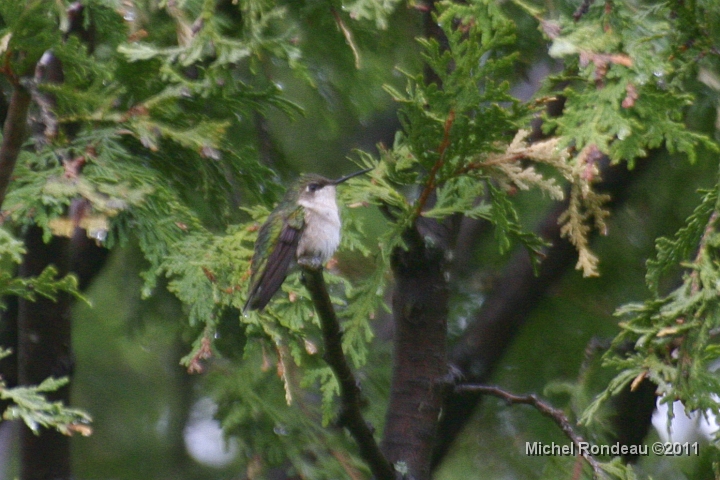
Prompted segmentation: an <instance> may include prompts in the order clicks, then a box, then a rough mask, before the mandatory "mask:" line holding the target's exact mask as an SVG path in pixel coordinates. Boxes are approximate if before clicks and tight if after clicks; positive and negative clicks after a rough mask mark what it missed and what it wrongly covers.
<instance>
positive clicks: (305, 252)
mask: <svg viewBox="0 0 720 480" xmlns="http://www.w3.org/2000/svg"><path fill="white" fill-rule="evenodd" d="M370 170H372V169H367V170H361V171H359V172H355V173H351V174H350V175H346V176H344V177H340V178H338V179H336V180H330V179H327V178H325V177H322V176H320V175H315V174H308V175H303V176H302V177H300V179H299V180H298V181H297V183H295V185H293V186H292V187H291V188H289V189H288V191H287V192H286V193H285V196H284V197H283V199H282V201H281V202H280V204H279V205H278V206H277V207H276V208H275V210H273V211H272V213H271V214H270V215H269V216H268V218H267V220H266V221H265V223H264V224H263V226H262V227H260V231H259V232H258V238H257V240H256V241H255V252H254V254H253V257H252V261H251V266H250V269H251V276H250V291H249V293H248V299H247V302H246V303H245V307H244V308H243V312H247V311H248V310H262V309H263V308H265V305H267V304H268V302H269V301H270V299H271V298H272V296H273V295H275V292H277V291H278V290H279V289H280V286H281V285H282V283H283V281H285V277H286V276H287V274H288V270H289V269H290V267H291V266H292V264H293V262H296V263H297V264H300V265H305V266H309V267H311V268H320V267H322V266H323V265H324V264H325V262H327V261H328V260H329V259H330V257H332V256H333V254H334V253H335V250H336V249H337V247H338V245H339V244H340V214H339V212H338V206H337V202H336V200H335V187H336V186H337V185H339V184H341V183H343V182H344V181H346V180H349V179H351V178H353V177H356V176H358V175H362V174H363V173H367V172H369V171H370Z"/></svg>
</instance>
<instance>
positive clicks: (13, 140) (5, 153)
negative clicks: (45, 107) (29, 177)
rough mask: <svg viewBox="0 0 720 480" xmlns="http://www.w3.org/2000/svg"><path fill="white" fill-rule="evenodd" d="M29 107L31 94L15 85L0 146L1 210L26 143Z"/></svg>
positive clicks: (20, 86)
mask: <svg viewBox="0 0 720 480" xmlns="http://www.w3.org/2000/svg"><path fill="white" fill-rule="evenodd" d="M29 106H30V92H28V91H27V89H26V88H25V87H23V86H22V85H20V84H19V83H18V84H16V85H14V86H13V93H12V96H11V97H10V106H9V108H8V112H7V117H6V118H5V126H4V128H3V139H2V145H0V208H2V204H3V202H4V201H5V194H6V193H7V189H8V186H9V185H10V180H11V179H12V174H13V171H14V170H15V163H16V162H17V158H18V155H19V154H20V148H21V147H22V145H23V142H24V141H25V131H26V125H25V124H26V123H27V113H28V107H29Z"/></svg>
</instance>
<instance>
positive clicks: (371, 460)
mask: <svg viewBox="0 0 720 480" xmlns="http://www.w3.org/2000/svg"><path fill="white" fill-rule="evenodd" d="M302 270H303V282H304V284H305V288H307V290H308V292H309V293H310V297H311V298H312V301H313V305H314V306H315V311H316V312H317V314H318V317H319V318H320V326H321V329H322V336H323V344H324V346H325V351H324V353H323V359H324V360H325V361H326V362H327V364H328V365H329V366H330V368H331V369H332V371H333V373H334V374H335V377H336V378H337V380H338V383H339V384H340V402H341V404H340V414H339V416H338V422H339V424H340V425H342V426H343V427H345V428H347V429H348V431H349V432H350V435H352V437H353V438H354V439H355V441H356V442H357V444H358V447H359V449H360V455H361V456H362V458H363V459H364V460H365V462H367V464H368V466H369V467H370V470H371V471H372V473H373V475H374V476H375V478H376V479H378V480H394V479H395V478H396V476H395V469H394V468H393V466H392V464H390V462H389V461H388V460H387V458H385V456H384V455H383V454H382V452H381V451H380V447H379V446H378V444H377V442H376V441H375V437H374V436H373V431H372V428H371V427H370V426H369V425H368V423H367V422H366V421H365V419H364V418H363V416H362V413H361V412H360V408H361V406H362V403H363V399H362V393H361V392H360V387H359V386H358V382H357V380H356V379H355V375H353V372H352V370H350V366H349V365H348V362H347V359H346V358H345V354H344V353H343V349H342V331H341V330H340V322H339V321H338V318H337V315H336V314H335V310H334V309H333V306H332V303H331V302H330V295H329V294H328V291H327V287H326V285H325V280H324V278H323V272H322V269H314V268H311V267H308V266H302Z"/></svg>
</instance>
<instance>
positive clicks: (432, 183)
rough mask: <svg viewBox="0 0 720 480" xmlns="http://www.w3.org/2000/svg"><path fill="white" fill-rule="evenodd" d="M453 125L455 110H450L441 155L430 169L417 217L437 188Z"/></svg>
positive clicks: (420, 197)
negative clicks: (438, 176)
mask: <svg viewBox="0 0 720 480" xmlns="http://www.w3.org/2000/svg"><path fill="white" fill-rule="evenodd" d="M453 123H455V110H450V113H448V117H447V119H446V120H445V128H444V131H443V139H442V142H440V146H439V147H438V153H439V154H440V155H439V157H438V160H437V162H435V165H433V166H432V168H431V169H430V173H429V174H428V180H427V183H425V188H424V189H423V191H422V192H421V193H420V196H419V197H418V201H417V207H416V208H415V215H416V216H418V217H419V216H420V214H421V213H422V210H423V208H424V207H425V203H426V202H427V200H428V198H430V194H431V193H432V192H433V190H435V188H436V187H437V173H438V171H439V170H440V169H441V168H442V166H443V165H444V164H445V151H446V150H447V148H448V147H449V146H450V129H451V128H452V126H453Z"/></svg>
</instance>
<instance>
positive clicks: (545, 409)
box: [455, 384, 601, 478]
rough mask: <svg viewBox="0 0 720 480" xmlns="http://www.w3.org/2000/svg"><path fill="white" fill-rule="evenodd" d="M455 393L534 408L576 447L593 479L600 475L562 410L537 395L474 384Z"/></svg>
mask: <svg viewBox="0 0 720 480" xmlns="http://www.w3.org/2000/svg"><path fill="white" fill-rule="evenodd" d="M455 392H456V393H461V392H476V393H484V394H487V395H492V396H494V397H498V398H501V399H503V400H505V401H506V402H508V403H512V404H524V405H531V406H533V407H535V409H536V410H537V411H538V412H540V413H542V414H543V415H545V416H546V417H548V418H550V419H551V420H552V421H554V422H555V424H557V426H558V427H560V429H561V430H562V431H563V433H565V435H566V436H567V437H568V438H569V439H570V440H571V441H572V442H573V443H574V444H575V446H576V447H578V451H579V452H580V454H581V455H582V457H583V458H584V459H585V461H586V462H587V463H588V465H590V468H592V470H593V478H598V476H599V475H600V471H601V470H600V464H599V463H598V461H597V460H595V458H594V457H593V456H592V455H590V454H589V453H587V452H586V449H584V448H583V447H582V445H585V444H586V442H585V440H584V439H583V438H582V437H581V436H580V435H579V434H578V433H576V432H575V430H574V429H573V426H572V424H571V423H570V420H568V418H567V416H566V415H565V413H564V412H563V411H562V410H560V409H557V408H555V407H553V406H551V405H549V404H548V403H545V402H543V401H542V400H540V399H539V398H538V397H537V395H535V394H532V395H515V394H513V393H510V392H506V391H505V390H503V389H501V388H500V387H495V386H491V385H476V384H465V385H458V386H456V387H455Z"/></svg>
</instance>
